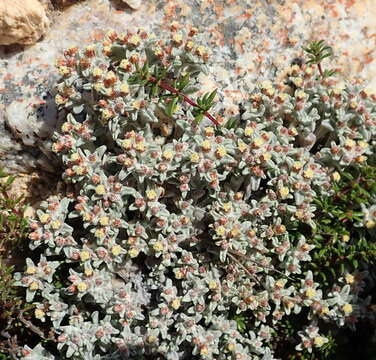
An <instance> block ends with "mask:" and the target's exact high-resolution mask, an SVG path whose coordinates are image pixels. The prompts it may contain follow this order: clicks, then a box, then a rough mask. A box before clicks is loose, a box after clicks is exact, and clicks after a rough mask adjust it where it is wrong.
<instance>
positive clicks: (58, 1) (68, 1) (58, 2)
mask: <svg viewBox="0 0 376 360" xmlns="http://www.w3.org/2000/svg"><path fill="white" fill-rule="evenodd" d="M50 1H51V3H52V5H53V6H54V7H57V8H64V7H67V6H70V5H73V4H74V3H75V2H78V1H79V0H50Z"/></svg>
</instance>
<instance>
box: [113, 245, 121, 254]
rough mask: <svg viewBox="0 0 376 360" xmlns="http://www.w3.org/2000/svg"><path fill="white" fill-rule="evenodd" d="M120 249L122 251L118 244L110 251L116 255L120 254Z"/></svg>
mask: <svg viewBox="0 0 376 360" xmlns="http://www.w3.org/2000/svg"><path fill="white" fill-rule="evenodd" d="M121 251H122V247H121V246H120V245H114V246H113V247H112V248H111V253H112V255H114V256H118V255H120V254H121Z"/></svg>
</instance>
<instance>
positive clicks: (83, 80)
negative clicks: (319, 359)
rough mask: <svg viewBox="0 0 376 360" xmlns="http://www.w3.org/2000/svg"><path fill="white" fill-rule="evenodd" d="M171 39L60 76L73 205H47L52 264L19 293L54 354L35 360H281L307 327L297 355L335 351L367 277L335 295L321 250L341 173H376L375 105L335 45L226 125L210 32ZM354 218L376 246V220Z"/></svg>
mask: <svg viewBox="0 0 376 360" xmlns="http://www.w3.org/2000/svg"><path fill="white" fill-rule="evenodd" d="M164 36H165V38H163V39H159V38H156V37H155V36H153V35H152V34H151V35H150V34H147V33H146V32H143V31H140V32H138V33H131V32H129V33H127V34H120V35H119V34H117V33H116V32H114V31H111V32H109V33H108V34H107V36H106V39H105V40H104V41H103V42H101V43H98V44H94V45H92V46H88V47H86V48H85V49H82V50H79V49H77V48H71V49H68V50H67V51H66V52H65V57H64V59H62V60H59V61H58V69H59V71H60V73H61V74H62V78H61V80H60V82H59V83H58V85H57V91H58V94H57V96H56V102H57V104H58V105H59V106H60V108H61V110H62V111H66V113H67V116H66V121H65V122H64V123H63V124H62V126H61V131H60V132H59V133H56V136H55V142H54V145H53V150H54V151H55V152H56V154H57V155H58V156H59V157H60V158H61V160H62V163H63V166H64V174H63V178H64V180H65V181H66V182H67V183H69V184H71V192H69V193H67V194H66V196H60V197H52V198H50V199H49V201H45V202H43V203H42V205H41V208H40V210H38V212H37V218H36V219H34V220H33V221H32V222H31V224H30V226H31V228H32V230H33V231H32V232H31V233H30V235H29V238H30V248H31V249H33V250H34V251H35V252H40V253H41V256H40V260H37V261H32V260H31V259H27V268H26V271H25V272H23V273H19V274H17V276H16V278H17V281H18V282H17V283H18V285H20V286H23V287H25V288H26V298H27V301H29V302H33V304H35V318H36V319H35V321H36V322H38V323H39V324H43V323H44V324H46V328H49V327H50V326H51V328H52V330H53V337H54V340H55V341H56V344H55V343H54V342H53V341H51V342H50V343H48V344H47V347H48V349H49V352H48V351H47V350H46V349H47V347H46V348H43V347H42V346H41V345H38V346H37V347H36V348H34V349H31V348H29V347H25V348H24V349H23V351H22V354H23V356H24V357H25V359H42V358H43V359H53V358H62V359H64V358H72V359H128V358H129V359H151V358H153V359H169V360H173V359H218V360H219V359H236V360H241V359H263V360H268V359H274V355H273V354H274V350H275V349H274V346H273V342H274V340H275V339H278V329H279V327H278V326H279V324H282V323H283V321H285V320H288V319H290V318H292V317H293V316H295V315H296V314H299V313H302V314H304V315H305V318H306V319H308V320H309V321H308V323H307V324H306V325H302V328H301V329H298V334H297V336H298V338H297V339H295V341H296V349H297V350H299V351H306V352H307V353H310V352H312V349H320V348H321V349H324V350H325V348H326V347H327V345H326V344H328V343H329V341H331V340H330V339H329V338H328V337H326V336H325V335H324V333H323V331H322V328H320V326H321V325H322V324H334V325H335V326H347V325H353V324H354V322H355V321H356V320H357V319H359V318H364V317H367V316H370V314H369V311H368V310H367V309H368V303H367V301H362V300H361V298H360V297H359V296H358V295H359V293H360V291H361V290H362V286H363V285H362V284H363V282H362V279H359V280H358V279H357V278H356V275H354V274H353V273H351V271H352V270H353V269H352V268H349V269H347V268H345V269H343V270H342V269H341V267H340V268H339V271H344V272H343V274H342V277H340V278H338V279H337V278H336V279H333V280H330V283H327V284H324V283H322V280H323V279H322V277H320V275H319V274H317V272H316V270H317V269H315V268H312V270H310V269H308V270H307V266H306V264H308V263H310V262H312V257H311V253H312V251H313V249H315V246H317V243H314V242H313V241H312V237H309V236H310V234H312V233H313V232H315V231H316V233H315V234H317V235H315V236H316V240H317V236H320V235H321V231H322V226H319V227H318V226H317V224H316V222H315V211H316V209H317V208H318V204H319V205H320V203H318V201H320V199H323V198H325V197H331V196H335V194H336V189H337V188H336V187H337V186H338V175H337V174H338V172H342V171H345V169H346V168H347V167H349V166H354V167H362V166H363V165H364V164H366V163H367V161H370V159H371V158H372V157H374V154H375V152H374V151H375V134H376V120H375V114H376V106H375V104H376V102H375V100H376V96H375V95H374V94H371V92H370V91H368V90H364V89H359V88H357V87H353V86H351V85H348V86H346V87H344V88H338V87H336V85H335V81H334V80H333V79H330V75H332V73H330V72H329V73H328V72H325V70H323V69H322V68H321V63H320V61H321V60H320V56H319V55H320V54H316V55H315V51H316V53H317V51H325V50H326V49H325V47H322V46H321V45H322V44H321V45H319V46H318V48H317V49H318V50H317V49H315V48H314V49H313V50H312V51H313V54H314V55H315V56H316V57H312V59H311V60H312V61H311V62H312V65H302V66H301V67H299V66H297V65H294V66H292V67H291V69H290V71H289V76H288V79H286V84H277V85H276V84H272V83H271V82H269V81H263V82H261V83H260V84H259V85H258V87H257V89H256V90H255V91H254V93H252V94H250V98H249V100H247V101H245V102H244V103H243V104H242V108H244V111H243V113H242V115H241V117H238V118H233V119H225V118H223V117H222V116H220V115H221V113H220V111H221V110H220V106H219V105H218V103H217V102H216V99H220V98H221V95H220V92H219V93H218V94H217V93H216V92H212V93H210V94H203V95H201V96H199V97H198V98H197V94H196V95H195V93H196V92H197V91H198V90H199V89H200V85H199V83H198V80H197V77H198V75H199V73H200V72H201V71H205V70H206V62H208V61H209V54H208V50H207V49H206V48H204V47H203V46H201V45H200V44H199V43H200V35H198V34H197V30H196V29H195V28H192V29H189V30H188V31H184V30H182V29H180V27H179V25H178V24H175V23H174V24H173V25H172V26H171V35H168V34H165V35H164ZM320 46H321V48H320ZM316 47H317V45H316ZM320 49H321V50H320ZM324 54H325V53H324ZM321 57H322V56H321ZM319 64H320V67H318V66H316V65H319ZM317 69H318V70H317ZM188 96H190V97H188ZM193 96H195V98H196V100H193ZM216 104H217V105H216ZM217 112H219V115H218V114H217ZM216 114H217V115H216ZM368 158H370V159H368ZM373 200H374V198H373V199H372V201H373ZM357 216H362V219H363V220H362V221H359V225H361V226H362V225H363V223H364V224H365V225H367V224H368V225H367V226H366V228H367V229H365V230H362V231H364V233H366V232H367V234H374V226H370V225H374V221H376V220H375V217H376V214H375V212H374V211H372V210H371V211H369V209H362V215H360V214H358V215H357ZM324 224H325V222H324ZM298 228H299V229H300V228H301V229H307V231H302V232H300V233H299V234H298V235H297V229H298ZM341 231H342V230H341ZM349 231H350V232H351V231H352V230H350V229H349ZM340 235H342V233H340ZM331 251H334V248H333V249H332V250H331ZM346 271H350V272H348V273H346ZM347 276H353V280H354V281H353V282H352V283H351V284H350V283H349V281H347V280H346V279H347Z"/></svg>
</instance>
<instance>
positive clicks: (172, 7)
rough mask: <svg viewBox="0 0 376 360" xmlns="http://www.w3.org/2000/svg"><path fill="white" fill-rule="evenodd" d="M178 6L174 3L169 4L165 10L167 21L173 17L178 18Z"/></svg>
mask: <svg viewBox="0 0 376 360" xmlns="http://www.w3.org/2000/svg"><path fill="white" fill-rule="evenodd" d="M176 6H177V5H176V4H175V3H174V2H169V3H168V4H167V5H166V6H165V8H164V13H165V15H166V21H167V20H168V18H171V17H176Z"/></svg>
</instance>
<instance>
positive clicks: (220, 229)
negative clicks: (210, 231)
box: [215, 226, 226, 236]
mask: <svg viewBox="0 0 376 360" xmlns="http://www.w3.org/2000/svg"><path fill="white" fill-rule="evenodd" d="M215 232H216V233H217V235H219V236H223V235H225V233H226V229H225V228H224V227H223V226H218V227H217V228H216V229H215Z"/></svg>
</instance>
